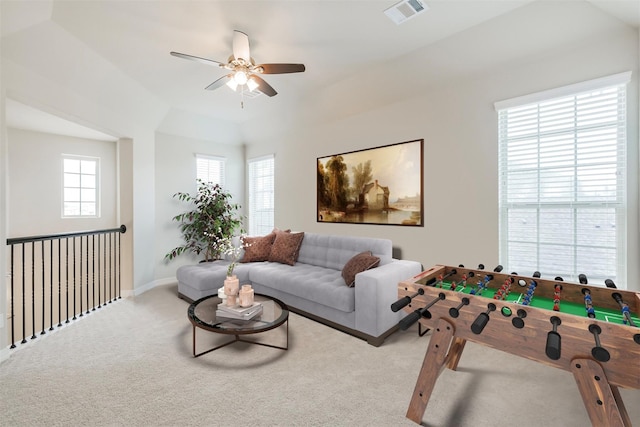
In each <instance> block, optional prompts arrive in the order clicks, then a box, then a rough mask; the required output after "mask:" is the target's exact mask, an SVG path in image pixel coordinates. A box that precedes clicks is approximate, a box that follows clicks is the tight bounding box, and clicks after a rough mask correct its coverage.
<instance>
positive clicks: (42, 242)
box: [40, 241, 46, 335]
mask: <svg viewBox="0 0 640 427" xmlns="http://www.w3.org/2000/svg"><path fill="white" fill-rule="evenodd" d="M40 253H41V260H42V263H41V265H42V332H40V335H44V334H46V332H45V331H44V303H45V298H44V294H45V292H46V291H45V289H44V241H41V242H40Z"/></svg>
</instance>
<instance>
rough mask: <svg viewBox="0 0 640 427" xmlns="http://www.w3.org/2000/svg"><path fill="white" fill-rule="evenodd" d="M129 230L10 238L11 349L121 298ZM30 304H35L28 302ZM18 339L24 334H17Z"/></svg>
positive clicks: (120, 229) (9, 309)
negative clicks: (123, 253)
mask: <svg viewBox="0 0 640 427" xmlns="http://www.w3.org/2000/svg"><path fill="white" fill-rule="evenodd" d="M126 231H127V228H126V227H125V226H124V225H121V226H120V227H119V228H111V229H106V230H94V231H82V232H75V233H61V234H51V235H43V236H31V237H18V238H11V239H7V246H9V247H10V248H9V254H10V260H9V262H10V267H9V272H10V277H11V280H10V295H9V301H8V303H9V307H8V311H9V317H10V319H11V322H10V334H11V338H10V341H11V346H10V348H15V347H16V331H17V330H21V331H22V341H20V342H21V343H22V344H25V343H27V336H28V335H29V333H28V332H27V331H28V330H30V332H31V337H30V338H31V339H32V340H33V339H35V338H37V335H36V329H40V335H44V334H46V330H47V329H48V330H49V331H53V330H54V326H55V325H56V321H57V326H58V327H61V326H62V325H63V322H64V323H65V324H66V323H70V321H71V320H76V319H78V318H79V317H83V316H84V315H86V314H89V313H91V311H95V310H96V308H98V309H99V308H102V307H105V306H106V305H107V304H111V303H112V302H114V301H116V300H117V299H119V298H121V268H120V266H121V244H120V235H121V234H123V233H125V232H126ZM27 301H30V303H28V302H27ZM18 336H19V335H18Z"/></svg>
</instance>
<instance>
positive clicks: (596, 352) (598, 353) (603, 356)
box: [589, 323, 611, 362]
mask: <svg viewBox="0 0 640 427" xmlns="http://www.w3.org/2000/svg"><path fill="white" fill-rule="evenodd" d="M589 332H591V333H592V334H593V337H594V339H595V340H596V345H595V347H593V348H592V349H591V355H592V356H593V357H594V358H595V359H596V360H597V361H598V362H607V361H609V359H611V355H610V354H609V351H608V350H607V349H606V348H604V347H602V346H601V345H600V333H601V332H602V329H600V326H598V325H596V324H595V323H593V324H591V325H589Z"/></svg>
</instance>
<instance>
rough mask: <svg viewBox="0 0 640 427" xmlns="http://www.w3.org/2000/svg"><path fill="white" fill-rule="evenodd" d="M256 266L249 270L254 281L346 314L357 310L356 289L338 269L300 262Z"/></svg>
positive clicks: (270, 263)
mask: <svg viewBox="0 0 640 427" xmlns="http://www.w3.org/2000/svg"><path fill="white" fill-rule="evenodd" d="M254 265H255V264H254ZM255 266H256V267H257V268H252V269H251V270H250V271H249V279H250V280H251V282H252V283H257V284H260V285H262V286H266V287H268V288H272V289H276V290H278V291H281V292H286V293H288V294H291V295H295V296H297V297H300V298H304V299H307V300H309V301H313V302H314V303H317V304H322V305H325V306H328V307H331V308H334V309H336V310H340V311H344V312H347V313H350V312H352V311H354V310H355V289H354V288H349V287H348V286H346V285H345V284H344V279H343V278H342V274H341V271H339V270H334V269H331V268H325V267H318V266H315V265H310V264H304V263H299V262H298V263H296V264H295V266H290V265H286V264H280V263H277V262H266V263H262V264H258V265H255Z"/></svg>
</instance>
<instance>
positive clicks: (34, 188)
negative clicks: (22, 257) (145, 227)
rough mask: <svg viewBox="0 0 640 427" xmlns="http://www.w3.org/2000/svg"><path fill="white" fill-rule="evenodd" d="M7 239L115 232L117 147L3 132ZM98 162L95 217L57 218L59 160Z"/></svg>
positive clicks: (59, 208) (59, 209)
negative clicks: (6, 148)
mask: <svg viewBox="0 0 640 427" xmlns="http://www.w3.org/2000/svg"><path fill="white" fill-rule="evenodd" d="M8 139H9V142H8V145H9V159H10V162H9V178H8V179H9V188H10V191H9V199H8V203H7V205H8V207H9V213H8V225H7V231H8V234H9V237H25V236H35V235H40V234H50V233H52V232H55V233H63V232H70V231H84V230H99V229H105V228H113V227H118V226H120V224H118V223H117V207H118V205H117V197H116V196H117V188H116V182H117V175H116V173H117V163H116V143H115V142H109V141H97V140H89V139H82V138H73V137H68V136H60V135H53V134H46V133H40V132H33V131H27V130H22V129H11V128H9V129H8ZM63 154H65V155H78V156H90V157H97V158H98V159H99V168H100V171H99V178H100V181H99V196H100V198H99V205H100V216H99V217H97V218H62V156H63Z"/></svg>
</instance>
